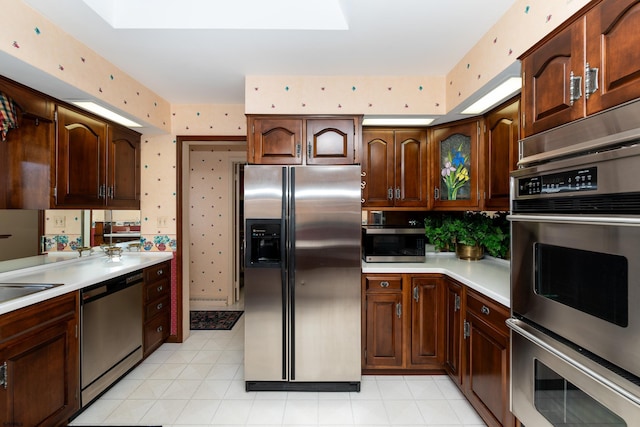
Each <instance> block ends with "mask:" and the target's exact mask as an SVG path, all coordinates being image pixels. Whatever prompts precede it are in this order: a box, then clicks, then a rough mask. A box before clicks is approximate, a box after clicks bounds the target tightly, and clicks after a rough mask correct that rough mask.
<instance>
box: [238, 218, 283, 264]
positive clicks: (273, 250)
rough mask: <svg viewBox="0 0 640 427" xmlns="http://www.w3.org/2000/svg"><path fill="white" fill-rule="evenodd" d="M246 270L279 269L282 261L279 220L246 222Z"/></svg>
mask: <svg viewBox="0 0 640 427" xmlns="http://www.w3.org/2000/svg"><path fill="white" fill-rule="evenodd" d="M247 229H248V231H249V233H248V234H249V239H248V240H247V251H246V254H247V260H246V263H245V266H246V267H247V268H264V267H280V265H281V261H282V250H281V249H282V247H281V241H282V239H281V229H282V222H281V220H279V219H260V220H250V219H248V220H247Z"/></svg>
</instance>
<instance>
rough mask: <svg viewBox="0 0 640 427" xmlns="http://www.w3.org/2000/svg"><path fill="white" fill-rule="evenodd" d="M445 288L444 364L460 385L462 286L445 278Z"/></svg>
mask: <svg viewBox="0 0 640 427" xmlns="http://www.w3.org/2000/svg"><path fill="white" fill-rule="evenodd" d="M446 284H447V285H446V289H445V307H446V309H445V314H446V316H447V318H446V320H445V329H446V330H445V348H444V352H445V356H444V366H445V369H446V370H447V373H448V374H449V376H450V377H451V378H452V379H453V380H454V381H455V382H456V383H457V384H458V385H459V386H460V385H461V384H462V369H461V367H462V352H461V351H460V345H461V343H462V289H463V287H462V286H461V285H460V284H458V283H456V282H454V281H452V280H450V279H447V280H446Z"/></svg>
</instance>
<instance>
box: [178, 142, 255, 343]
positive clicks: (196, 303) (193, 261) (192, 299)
mask: <svg viewBox="0 0 640 427" xmlns="http://www.w3.org/2000/svg"><path fill="white" fill-rule="evenodd" d="M177 142H178V147H177V148H178V164H179V165H180V170H179V171H178V180H179V182H178V194H177V196H178V215H177V220H178V242H179V244H178V248H177V251H176V252H177V253H176V258H177V264H176V265H177V269H176V270H177V271H176V274H177V276H176V277H177V284H176V285H177V294H176V300H177V301H176V302H177V309H176V311H177V325H176V341H178V342H182V341H183V340H184V339H185V338H187V337H188V335H189V311H191V310H225V309H231V308H232V307H236V306H237V304H238V299H239V298H240V297H241V291H242V269H241V268H240V267H241V266H240V264H241V262H240V261H241V259H242V258H241V257H242V255H241V252H240V251H241V248H242V244H241V242H242V240H240V239H241V238H242V234H241V231H240V230H241V229H242V224H243V220H242V205H243V203H242V188H243V185H242V169H243V166H244V163H246V138H245V137H178V141H177ZM172 329H173V328H172Z"/></svg>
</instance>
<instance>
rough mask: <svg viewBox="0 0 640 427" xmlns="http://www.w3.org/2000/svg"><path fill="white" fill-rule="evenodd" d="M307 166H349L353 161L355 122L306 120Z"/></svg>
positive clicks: (348, 120) (345, 120) (344, 120)
mask: <svg viewBox="0 0 640 427" xmlns="http://www.w3.org/2000/svg"><path fill="white" fill-rule="evenodd" d="M306 124H307V129H306V130H307V132H306V134H307V141H306V151H307V152H306V154H307V164H308V165H351V164H354V163H355V162H354V159H355V120H354V119H352V118H349V119H337V118H332V119H307V121H306Z"/></svg>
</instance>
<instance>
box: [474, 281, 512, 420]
mask: <svg viewBox="0 0 640 427" xmlns="http://www.w3.org/2000/svg"><path fill="white" fill-rule="evenodd" d="M465 315H466V320H465V340H466V342H465V359H466V366H465V370H464V378H463V389H464V394H465V396H466V397H467V399H468V400H469V402H471V404H472V405H473V407H474V408H475V409H476V411H478V413H479V414H480V416H481V417H482V419H483V420H484V421H485V423H487V425H488V426H489V427H492V426H504V427H512V426H514V425H515V418H514V416H513V414H511V412H510V411H509V363H510V362H509V354H510V350H509V331H508V329H507V326H506V324H505V320H506V319H507V318H508V317H509V310H508V309H507V308H506V307H504V306H501V305H499V304H497V303H495V302H494V301H492V300H490V299H488V298H485V297H483V296H481V295H480V294H477V293H475V292H473V291H467V297H466V311H465Z"/></svg>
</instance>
